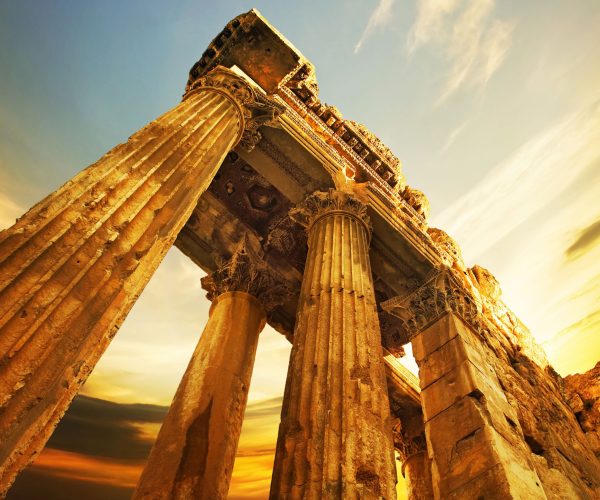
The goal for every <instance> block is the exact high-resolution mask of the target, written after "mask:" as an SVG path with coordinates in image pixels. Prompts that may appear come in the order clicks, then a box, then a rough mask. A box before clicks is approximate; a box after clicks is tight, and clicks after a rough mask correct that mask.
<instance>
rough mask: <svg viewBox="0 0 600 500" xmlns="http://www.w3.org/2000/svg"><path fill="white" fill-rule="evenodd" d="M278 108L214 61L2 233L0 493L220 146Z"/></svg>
mask: <svg viewBox="0 0 600 500" xmlns="http://www.w3.org/2000/svg"><path fill="white" fill-rule="evenodd" d="M279 112H280V107H279V106H278V105H276V104H272V103H271V102H270V101H269V100H267V98H265V97H264V96H262V95H260V94H258V93H257V92H256V91H255V90H254V89H253V88H252V87H251V86H250V85H249V84H247V83H246V82H245V81H244V80H243V79H242V78H240V77H239V76H237V75H236V74H235V73H234V72H232V71H230V70H228V69H225V68H216V69H215V70H213V71H212V72H210V73H209V74H207V75H206V76H204V77H202V78H200V79H198V80H197V81H196V82H195V83H194V85H192V86H191V88H190V90H189V91H188V93H187V94H186V95H185V97H184V100H183V102H181V103H180V104H179V105H178V106H176V107H175V108H174V109H172V110H171V111H169V112H167V113H166V114H165V115H163V116H161V117H160V118H158V119H157V120H155V121H154V122H152V123H150V124H149V125H147V126H146V127H144V128H143V129H141V130H140V131H139V132H136V133H135V134H134V135H133V136H131V137H130V138H129V140H128V141H127V142H126V143H125V144H121V145H119V146H117V147H115V148H114V149H113V150H111V151H109V152H108V153H107V154H106V155H105V156H103V157H102V158H101V159H100V160H98V161H97V162H96V163H94V164H93V165H91V166H90V167H88V168H87V169H86V170H84V171H83V172H81V173H80V174H79V175H77V176H76V177H74V178H73V179H72V180H70V181H68V182H67V183H66V184H65V185H64V186H62V187H61V188H60V189H58V190H57V191H56V192H54V193H52V194H51V195H49V196H48V197H47V198H46V199H44V200H42V201H41V202H40V203H38V204H37V205H36V206H34V207H33V208H32V209H31V210H30V211H29V212H27V213H26V214H25V215H24V216H23V217H22V218H21V219H19V221H18V222H17V223H16V224H15V225H14V226H12V227H11V228H9V229H7V230H5V231H3V232H2V233H0V443H2V446H1V447H0V496H1V494H2V493H3V492H5V491H6V489H7V488H8V487H9V486H10V484H11V483H12V481H13V480H14V478H15V476H16V474H17V473H18V472H19V471H20V470H21V469H22V468H23V467H25V466H26V465H27V464H28V463H29V462H30V461H31V460H32V459H33V458H34V456H35V455H36V454H37V453H38V452H39V451H40V450H41V449H42V447H43V446H44V444H45V443H46V441H47V439H48V437H49V436H50V434H51V432H52V430H53V428H54V427H55V426H56V424H57V422H58V420H59V419H60V417H61V416H62V414H63V413H64V412H65V410H66V409H67V407H68V406H69V403H70V401H71V399H72V398H73V397H74V395H75V394H76V392H77V390H78V388H79V387H80V385H81V383H82V382H83V381H84V380H85V379H86V377H87V375H88V374H89V372H90V371H91V370H92V369H93V367H94V365H95V364H96V361H97V360H98V358H99V357H100V355H101V354H102V353H103V351H104V350H105V349H106V347H107V345H108V343H109V342H110V339H111V338H112V337H113V336H114V334H115V333H116V331H117V329H118V328H119V326H120V324H121V322H122V321H123V319H124V318H125V315H126V314H127V312H128V311H129V309H130V308H131V306H132V305H133V303H134V302H135V300H136V298H137V297H138V296H139V294H140V293H141V291H142V290H143V288H144V286H145V285H146V283H147V282H148V280H149V279H150V277H151V276H152V273H153V272H154V270H155V269H156V267H157V266H158V264H159V263H160V261H161V260H162V258H163V256H164V255H165V253H166V252H167V250H168V249H169V248H170V247H171V245H172V244H173V241H174V240H175V238H176V236H177V234H178V232H179V231H180V229H181V228H182V226H183V225H184V224H185V222H186V220H187V219H188V217H189V216H190V214H191V212H192V210H193V208H194V206H195V205H196V203H197V201H198V198H199V197H200V195H201V194H202V193H203V191H204V190H205V189H206V188H207V187H208V185H209V183H210V181H211V180H212V178H213V176H214V174H215V173H216V171H217V170H218V168H219V165H220V164H221V162H222V160H223V158H224V157H225V155H226V154H227V152H228V151H229V150H230V149H231V148H232V147H234V146H235V145H236V143H238V142H239V141H240V140H242V141H245V142H246V143H247V144H248V146H251V145H252V142H253V141H255V140H256V139H257V137H258V132H257V130H256V129H257V127H258V126H259V125H260V124H263V123H267V124H270V123H274V122H273V121H272V120H273V118H274V117H275V115H276V114H277V113H279Z"/></svg>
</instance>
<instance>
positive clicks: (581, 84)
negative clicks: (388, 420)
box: [0, 0, 600, 499]
mask: <svg viewBox="0 0 600 500" xmlns="http://www.w3.org/2000/svg"><path fill="white" fill-rule="evenodd" d="M252 7H257V8H258V9H259V10H260V11H261V13H262V14H263V15H264V16H265V17H266V18H267V19H268V20H269V21H270V22H271V23H272V24H273V25H274V26H275V27H276V28H277V29H278V30H279V31H280V32H281V33H283V34H284V35H285V36H286V37H287V38H288V39H289V40H290V41H291V42H292V43H293V44H294V45H295V46H296V47H298V48H299V49H300V50H301V51H302V53H303V54H304V55H305V56H306V57H308V58H309V59H310V60H311V61H312V62H313V64H314V65H315V67H316V70H317V78H318V82H319V87H320V97H321V100H322V101H323V102H327V103H329V104H333V105H335V106H337V107H338V108H339V109H340V110H341V111H342V113H343V114H344V116H345V117H346V118H349V119H352V120H355V121H358V122H361V123H364V124H366V125H367V126H368V127H369V128H370V129H371V130H372V131H373V132H374V133H375V134H376V135H378V136H379V137H380V138H381V139H382V140H383V141H384V142H385V143H386V144H387V145H388V146H389V147H390V148H391V149H392V150H393V151H394V152H395V154H396V155H397V156H398V157H399V158H400V159H401V161H402V163H403V170H404V174H405V176H406V179H407V182H408V183H409V184H410V185H411V186H413V187H416V188H418V189H420V190H422V191H424V192H425V193H426V194H427V196H428V197H429V200H430V203H431V207H432V216H431V225H432V226H435V227H441V228H443V229H444V230H446V231H447V232H448V233H449V234H450V235H451V236H452V237H454V238H455V239H456V240H457V241H458V242H459V243H460V245H461V247H462V250H463V254H464V257H465V261H466V263H467V265H469V266H470V265H473V264H475V263H478V264H480V265H482V266H484V267H486V268H488V269H489V270H490V271H492V273H493V274H494V275H495V276H496V277H497V278H498V279H499V281H500V284H501V287H502V290H503V300H504V301H505V302H506V303H507V304H508V305H509V306H510V307H511V308H512V309H513V310H514V311H515V312H516V313H517V314H518V316H519V317H520V318H521V319H522V320H523V321H524V322H525V324H526V325H528V326H529V327H530V329H531V331H532V333H533V334H534V336H535V338H536V339H537V341H538V342H539V343H540V344H541V345H542V346H543V347H544V348H545V350H546V352H547V354H548V357H549V359H550V361H551V363H552V364H553V366H554V367H555V368H556V369H557V371H558V372H559V373H560V374H562V375H567V374H570V373H576V372H583V371H586V370H588V369H590V368H591V367H592V366H594V364H595V363H596V362H597V361H598V360H600V340H599V335H598V334H599V333H600V307H599V304H600V244H599V242H600V201H599V200H600V90H599V89H600V32H599V31H598V29H597V27H598V26H599V25H600V2H597V1H596V0H587V1H584V0H530V1H527V2H522V1H502V2H500V1H499V0H437V1H434V0H373V1H367V0H362V1H359V0H350V1H344V2H342V1H328V2H325V1H305V2H288V1H277V2H275V1H255V2H253V3H248V2H245V1H230V0H221V1H219V2H208V1H198V0H195V1H191V0H187V1H170V2H166V1H161V2H159V1H152V0H145V1H142V0H132V1H128V2H120V1H116V0H104V1H102V2H93V1H90V0H84V1H75V0H72V1H65V0H53V1H41V0H40V1H32V0H20V1H18V2H17V1H12V2H10V1H7V0H0V75H1V76H0V229H1V228H6V227H8V226H10V225H11V224H12V223H13V222H14V219H15V218H16V217H18V216H20V215H21V214H22V213H24V212H25V211H26V210H27V208H28V207H30V206H31V205H32V204H34V203H35V202H37V201H39V200H40V199H41V198H42V197H44V196H46V195H47V194H49V193H50V192H52V191H53V190H54V189H56V188H57V187H59V186H60V185H61V184H62V183H64V182H65V181H66V180H68V179H69V178H70V177H72V176H73V175H74V174H75V173H77V172H78V171H80V170H81V169H83V168H84V167H86V166H87V165H89V164H90V163H92V162H94V161H95V160H97V159H98V158H99V157H100V156H101V155H102V154H104V153H105V152H106V151H108V150H109V149H111V148H112V147H113V146H115V145H116V144H118V143H121V142H123V141H125V140H126V139H127V137H128V136H129V135H131V134H132V133H133V132H135V131H136V130H138V129H139V128H141V127H142V126H143V125H145V124H146V123H148V122H149V121H151V120H153V119H154V118H156V117H157V116H159V115H160V114H162V113H163V112H165V111H166V110H168V109H170V108H171V107H173V106H174V105H176V104H177V102H178V101H179V99H180V98H181V94H182V92H183V89H184V85H185V82H186V79H187V72H188V70H189V68H190V67H191V66H192V64H193V63H194V62H195V61H196V60H197V59H198V58H199V57H200V55H201V54H202V52H203V50H204V48H205V47H206V46H207V45H208V43H209V42H210V41H211V39H212V38H213V37H214V36H215V35H216V34H217V33H218V32H219V31H220V30H221V29H222V27H223V26H224V25H225V24H226V23H227V22H228V21H229V20H230V19H231V18H233V17H235V16H236V15H238V14H240V13H242V12H245V11H247V10H249V9H250V8H252ZM202 276H203V273H202V271H201V270H200V269H198V268H197V267H195V266H194V265H193V264H192V263H191V262H190V261H189V260H188V259H187V258H186V257H184V256H183V255H182V254H181V253H180V252H179V251H178V250H177V249H173V250H171V251H170V252H169V253H168V255H167V257H166V258H165V260H164V261H163V263H162V264H161V266H160V268H159V269H158V271H157V273H156V274H155V276H154V277H153V278H152V280H151V281H150V283H149V285H148V286H147V288H146V290H145V291H144V293H143V294H142V296H141V297H140V299H139V300H138V302H137V303H136V305H135V306H134V308H133V310H132V311H131V313H130V315H129V316H128V318H127V320H126V321H125V323H124V324H123V326H122V328H121V329H120V331H119V333H118V334H117V336H116V337H115V340H114V341H113V343H112V344H111V346H110V347H109V348H108V350H107V352H106V354H105V355H104V357H103V358H102V360H101V361H100V363H99V364H98V365H97V367H96V369H95V370H94V372H93V374H92V375H91V377H90V378H89V380H88V382H87V383H86V384H85V386H84V387H83V389H82V391H81V393H80V395H79V396H78V397H77V398H76V399H75V402H74V403H73V406H72V408H71V410H70V411H69V412H68V413H67V415H66V416H65V418H64V419H63V421H62V422H61V424H60V425H59V427H58V428H57V431H56V432H55V434H54V435H53V437H52V438H51V440H50V442H49V444H48V446H47V448H46V450H45V451H44V452H43V453H42V455H41V456H40V457H39V459H38V460H37V461H36V463H35V464H34V465H33V466H32V467H30V468H29V469H28V470H27V471H26V472H25V473H24V474H22V476H21V477H20V479H19V480H18V481H17V483H16V485H15V487H14V488H13V490H12V492H11V494H10V495H9V498H11V499H17V498H44V499H55V498H56V499H58V498H61V499H76V498H83V497H85V498H90V499H94V498H98V499H106V498H115V499H118V498H128V497H129V495H130V493H131V489H132V488H133V487H134V485H135V483H136V480H137V477H138V476H139V474H140V472H141V468H142V467H143V463H144V460H145V457H146V456H147V454H148V451H149V449H150V447H151V445H152V441H153V439H154V436H155V434H156V432H157V431H158V428H159V426H160V422H161V421H162V418H163V417H164V415H165V413H166V410H167V407H168V405H169V403H170V401H171V399H172V397H173V394H174V392H175V389H176V387H177V384H178V382H179V380H180V378H181V376H182V374H183V372H184V370H185V367H186V365H187V362H188V360H189V358H190V356H191V354H192V352H193V349H194V346H195V344H196V343H197V341H198V339H199V337H200V334H201V332H202V328H203V326H204V324H205V323H206V320H207V315H208V307H209V302H208V301H207V299H206V298H205V297H204V295H205V294H204V292H203V290H202V289H201V287H200V278H201V277H202ZM289 351H290V346H289V344H288V343H287V341H286V340H285V339H283V338H282V337H281V336H280V335H279V334H277V333H276V332H274V331H273V330H271V329H269V328H266V329H265V330H264V331H263V333H262V334H261V337H260V341H259V347H258V353H257V358H256V364H255V369H254V374H253V378H252V383H251V389H250V395H249V403H248V408H247V411H246V418H245V421H244V427H243V430H242V437H241V441H240V446H239V449H238V457H237V460H236V465H235V469H234V473H233V480H232V486H231V490H230V498H232V499H242V498H245V499H249V498H256V499H258V498H265V496H266V494H267V493H266V492H267V491H268V486H269V481H270V473H271V467H272V463H273V452H274V447H275V440H276V434H277V425H278V422H279V413H280V407H281V397H282V394H283V387H284V383H285V375H286V369H287V362H288V358H289ZM407 364H408V365H411V363H410V360H408V361H407Z"/></svg>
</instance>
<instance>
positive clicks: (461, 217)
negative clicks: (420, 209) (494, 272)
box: [435, 101, 600, 258]
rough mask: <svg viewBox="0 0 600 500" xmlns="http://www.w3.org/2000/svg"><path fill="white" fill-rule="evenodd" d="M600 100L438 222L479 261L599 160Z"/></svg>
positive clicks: (515, 157) (534, 143) (513, 159)
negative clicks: (484, 254) (480, 256)
mask: <svg viewBox="0 0 600 500" xmlns="http://www.w3.org/2000/svg"><path fill="white" fill-rule="evenodd" d="M598 144H600V101H595V102H593V103H592V104H590V105H587V106H584V107H583V108H582V109H580V110H579V111H577V112H575V113H573V114H571V115H569V116H567V117H566V118H564V119H563V120H561V121H560V122H559V123H557V124H555V125H554V126H552V127H550V128H548V129H546V130H544V131H542V132H541V133H539V134H538V135H537V136H536V137H534V138H533V139H531V140H530V141H528V142H527V143H526V144H524V145H523V146H522V147H521V148H520V149H518V150H517V151H516V152H515V153H513V154H512V155H511V156H510V157H509V158H507V159H506V160H505V161H503V162H502V163H500V164H499V165H498V166H496V167H495V168H493V169H492V170H491V171H490V172H489V174H488V175H487V176H486V177H485V178H484V179H483V180H482V181H481V182H480V183H479V184H478V185H476V186H475V187H473V189H471V190H470V191H469V192H467V193H466V194H465V195H463V196H462V197H461V198H459V199H458V200H457V201H456V202H454V203H453V204H452V205H450V206H449V207H448V208H447V209H446V210H444V212H442V213H441V214H440V215H439V216H437V217H436V218H435V224H436V225H438V226H439V227H443V228H445V230H447V231H448V232H449V233H450V234H451V235H453V236H454V237H455V238H457V239H458V241H459V242H460V243H461V245H462V246H463V250H464V251H465V254H466V256H468V257H471V258H473V257H477V256H478V255H481V254H482V253H483V252H484V251H486V250H487V249H488V248H490V247H492V246H493V245H494V244H495V243H496V242H497V241H498V240H500V239H501V238H503V237H504V236H505V235H506V234H508V233H509V232H510V231H512V230H513V229H514V228H516V227H517V226H519V225H520V224H521V223H522V222H523V221H525V220H526V219H527V218H529V217H531V216H532V215H534V214H535V213H537V212H538V211H539V210H540V209H542V208H544V207H545V206H546V205H548V204H549V203H550V202H551V201H552V200H553V199H555V198H556V197H557V196H558V195H559V194H560V193H561V192H562V191H564V190H565V189H567V188H568V187H569V185H570V184H571V183H572V182H573V181H574V180H575V179H576V178H577V177H578V176H579V174H580V173H581V172H583V171H584V170H585V169H587V168H588V167H589V166H590V165H591V164H592V162H593V161H594V160H596V159H597V158H598V157H599V156H600V151H599V149H598V147H597V145H598Z"/></svg>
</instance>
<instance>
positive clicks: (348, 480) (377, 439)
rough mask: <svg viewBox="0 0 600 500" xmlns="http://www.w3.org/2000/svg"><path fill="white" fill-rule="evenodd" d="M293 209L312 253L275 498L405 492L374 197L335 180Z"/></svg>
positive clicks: (304, 283) (300, 311)
mask: <svg viewBox="0 0 600 500" xmlns="http://www.w3.org/2000/svg"><path fill="white" fill-rule="evenodd" d="M292 216H293V217H294V218H295V219H296V220H298V221H299V222H300V223H302V224H304V225H305V226H307V228H308V256H307V259H306V267H305V270H304V277H303V281H302V289H301V294H300V300H299V303H298V313H297V317H296V327H295V330H294V345H293V349H292V354H291V358H290V366H289V372H288V380H287V384H286V390H285V396H284V402H283V409H282V414H281V425H280V428H279V438H278V442H277V451H276V455H275V467H274V471H273V479H272V483H271V498H272V499H300V498H339V499H341V498H344V499H354V498H363V499H369V498H377V499H379V498H386V499H392V498H395V497H396V494H395V483H396V478H395V464H394V444H393V440H392V434H391V422H390V410H389V402H388V397H387V386H386V380H385V371H384V364H383V354H382V348H381V336H380V332H379V323H378V319H377V310H376V306H375V296H374V292H373V280H372V275H371V267H370V263H369V238H370V227H369V218H368V216H367V213H366V207H365V205H363V204H362V203H361V202H359V201H358V200H357V199H356V198H354V197H353V196H351V195H349V194H346V193H344V192H341V191H335V190H330V191H329V192H327V193H324V192H317V193H314V194H313V195H311V196H310V197H309V198H308V199H307V200H306V201H305V202H304V203H303V204H302V205H301V206H299V207H298V208H297V209H295V210H293V211H292Z"/></svg>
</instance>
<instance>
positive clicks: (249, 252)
mask: <svg viewBox="0 0 600 500" xmlns="http://www.w3.org/2000/svg"><path fill="white" fill-rule="evenodd" d="M201 282H202V288H204V289H205V290H206V291H207V292H208V293H207V294H206V296H207V298H208V299H209V300H214V299H215V298H217V297H218V296H219V295H221V294H223V293H225V292H246V293H249V294H250V295H253V296H254V297H256V298H257V299H259V300H260V301H261V302H262V304H263V306H264V308H265V310H266V311H267V314H268V313H269V312H270V311H272V310H273V309H274V308H275V307H277V306H278V305H280V304H281V303H283V302H284V301H285V300H286V298H287V297H288V296H290V294H291V292H290V290H289V289H288V287H287V285H285V282H284V280H283V279H282V278H280V277H279V276H277V275H276V274H275V271H273V270H272V269H271V268H270V267H269V266H268V265H267V264H266V263H265V261H264V260H263V259H262V258H261V257H260V256H259V255H258V253H257V252H255V251H254V250H253V249H252V247H251V245H250V242H249V241H248V238H247V236H244V237H243V238H242V240H241V241H240V243H239V244H238V245H237V248H236V249H235V251H234V252H233V255H232V256H231V258H230V259H229V260H226V261H221V262H220V263H218V267H217V270H216V271H215V272H213V273H212V274H210V275H208V276H205V277H204V278H202V280H201Z"/></svg>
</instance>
